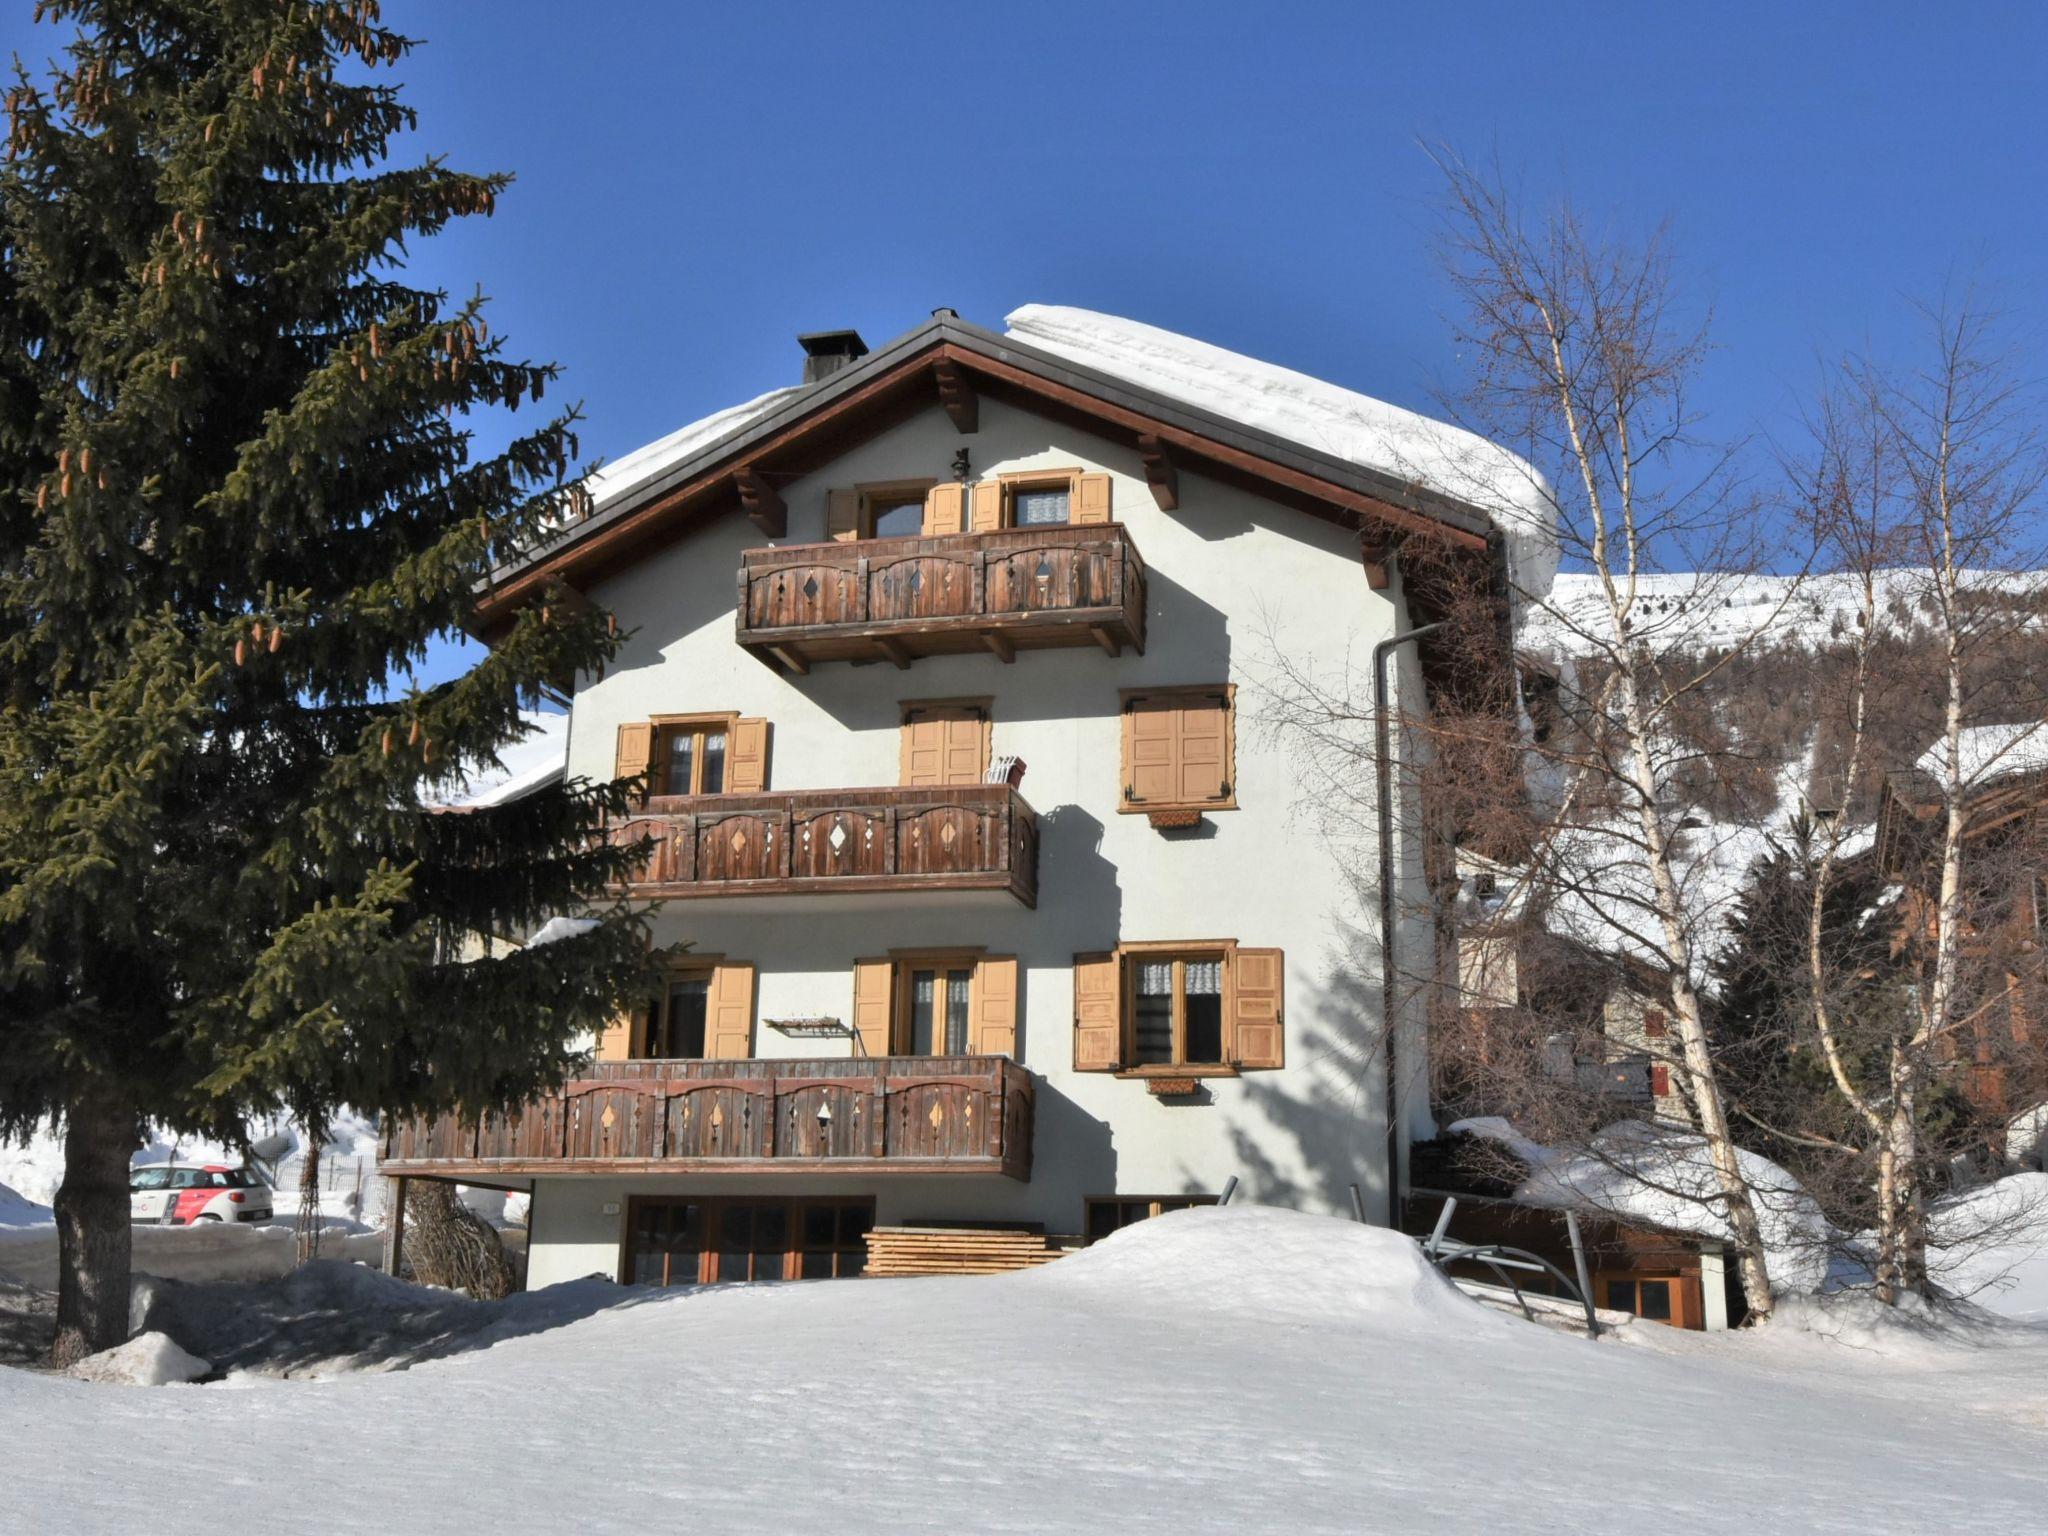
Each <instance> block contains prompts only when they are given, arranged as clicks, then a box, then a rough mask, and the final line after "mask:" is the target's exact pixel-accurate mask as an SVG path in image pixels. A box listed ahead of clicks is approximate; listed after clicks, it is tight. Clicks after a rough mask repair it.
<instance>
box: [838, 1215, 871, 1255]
mask: <svg viewBox="0 0 2048 1536" xmlns="http://www.w3.org/2000/svg"><path fill="white" fill-rule="evenodd" d="M874 1224H875V1213H874V1212H873V1211H871V1210H869V1209H868V1208H867V1207H866V1206H864V1205H849V1206H847V1207H845V1208H844V1209H843V1210H841V1211H840V1213H839V1242H840V1246H841V1247H845V1248H856V1249H859V1250H861V1251H862V1252H866V1250H867V1244H866V1243H865V1242H864V1241H863V1239H864V1238H866V1236H867V1234H868V1228H869V1227H871V1226H873V1225H874Z"/></svg>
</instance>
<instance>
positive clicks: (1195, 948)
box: [1116, 939, 1241, 1198]
mask: <svg viewBox="0 0 2048 1536" xmlns="http://www.w3.org/2000/svg"><path fill="white" fill-rule="evenodd" d="M1117 953H1118V954H1119V955H1121V956H1122V957H1123V963H1122V965H1121V966H1120V967H1119V970H1120V972H1121V974H1120V975H1119V977H1118V986H1119V988H1120V989H1121V992H1122V997H1121V999H1120V1001H1119V1006H1120V1009H1121V1012H1122V1018H1121V1020H1120V1027H1121V1029H1122V1041H1121V1045H1120V1049H1121V1052H1122V1055H1123V1059H1124V1060H1125V1061H1127V1062H1129V1063H1131V1065H1129V1066H1126V1067H1119V1068H1118V1069H1117V1072H1116V1075H1117V1076H1118V1077H1120V1078H1125V1077H1129V1078H1146V1077H1236V1076H1237V1075H1238V1074H1239V1072H1240V1070H1241V1069H1240V1068H1238V1067H1237V1066H1235V1065H1233V1064H1232V1063H1231V1061H1230V1060H1229V1056H1230V1044H1231V1041H1230V1031H1231V1023H1232V1018H1233V1016H1234V1013H1235V1010H1236V994H1237V971H1236V965H1237V940H1235V939H1195V940H1191V941H1182V940H1179V939H1167V940H1159V941H1155V942H1149V943H1138V944H1120V945H1118V946H1117ZM1211 959H1213V960H1214V961H1215V962H1216V963H1217V966H1218V968H1219V969H1218V973H1217V974H1218V980H1219V983H1220V990H1219V991H1218V993H1217V998H1218V1001H1219V1005H1220V1006H1221V1008H1222V1011H1223V1012H1222V1033H1221V1036H1220V1038H1219V1040H1218V1042H1217V1044H1218V1048H1219V1049H1220V1051H1221V1052H1222V1055H1223V1058H1224V1059H1223V1060H1221V1061H1189V1060H1188V1059H1187V991H1186V985H1187V982H1186V965H1187V962H1188V961H1190V960H1211ZM1147 960H1150V961H1152V962H1153V963H1155V964H1156V963H1157V962H1159V961H1161V960H1171V961H1172V962H1173V963H1174V974H1173V982H1174V994H1173V1060H1171V1061H1155V1062H1149V1063H1143V1064H1141V1063H1139V1061H1138V1059H1137V1056H1138V967H1139V966H1140V965H1142V964H1143V963H1144V962H1146V961H1147ZM1134 1198H1135V1197H1134Z"/></svg>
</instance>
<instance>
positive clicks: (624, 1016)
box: [597, 1008, 647, 1061]
mask: <svg viewBox="0 0 2048 1536" xmlns="http://www.w3.org/2000/svg"><path fill="white" fill-rule="evenodd" d="M646 1038H647V1010H646V1009H645V1008H622V1009H621V1010H619V1012H617V1013H615V1014H613V1015H612V1018H611V1022H610V1023H609V1024H607V1025H605V1027H604V1028H603V1029H601V1030H599V1031H598V1035H597V1059H598V1060H599V1061H630V1060H632V1059H633V1057H634V1055H636V1054H637V1052H638V1050H639V1048H640V1046H641V1043H642V1042H643V1041H645V1040H646Z"/></svg>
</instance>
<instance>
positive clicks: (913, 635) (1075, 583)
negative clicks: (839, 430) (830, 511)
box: [737, 523, 1145, 670]
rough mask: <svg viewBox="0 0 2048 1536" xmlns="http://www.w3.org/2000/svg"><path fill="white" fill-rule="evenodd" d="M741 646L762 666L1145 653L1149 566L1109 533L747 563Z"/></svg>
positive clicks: (980, 537) (811, 552)
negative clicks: (1068, 650)
mask: <svg viewBox="0 0 2048 1536" xmlns="http://www.w3.org/2000/svg"><path fill="white" fill-rule="evenodd" d="M738 601H739V616H738V621H737V628H738V639H739V643H740V644H741V645H742V646H744V647H745V648H746V649H747V650H749V651H751V652H753V654H754V655H756V656H758V657H760V658H761V659H762V660H763V661H766V662H767V663H769V665H771V666H776V667H789V668H795V669H797V670H808V669H809V667H810V666H811V664H812V663H814V662H823V661H869V660H874V659H877V658H882V659H886V660H890V661H894V662H896V663H897V664H898V665H908V664H909V662H910V661H911V660H913V659H915V658H916V657H919V656H937V655H946V654H959V653H964V652H970V651H980V650H992V651H994V652H995V653H996V654H997V655H999V656H1003V657H1004V658H1005V659H1008V657H1009V656H1010V655H1012V654H1014V653H1015V652H1016V651H1019V650H1032V649H1043V648H1047V647H1053V646H1088V645H1100V646H1102V647H1103V648H1104V649H1105V650H1108V651H1110V652H1111V653H1112V654H1115V653H1116V652H1118V651H1120V650H1121V649H1122V648H1123V647H1124V646H1130V647H1132V648H1133V649H1135V650H1138V651H1143V650H1144V649H1145V562H1144V561H1143V560H1142V559H1141V558H1140V557H1139V555H1138V550H1137V546H1136V545H1134V544H1133V543H1132V542H1131V537H1130V535H1129V533H1127V532H1126V531H1125V530H1124V528H1123V526H1122V525H1121V524H1118V523H1108V524H1100V525H1094V526H1085V525H1084V526H1069V527H1064V528H1061V527H1048V528H1006V529H998V530H996V531H993V532H987V533H946V534H930V535H923V536H918V537H912V538H895V539H861V540H854V541H841V542H833V543H826V544H793V545H781V546H778V547H776V548H773V549H750V550H748V551H747V552H746V553H745V554H744V555H743V556H742V557H741V565H740V574H739V599H738Z"/></svg>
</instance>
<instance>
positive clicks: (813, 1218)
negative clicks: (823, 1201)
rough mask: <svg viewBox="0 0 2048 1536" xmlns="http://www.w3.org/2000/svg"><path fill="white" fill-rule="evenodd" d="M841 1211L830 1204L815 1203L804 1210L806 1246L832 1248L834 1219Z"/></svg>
mask: <svg viewBox="0 0 2048 1536" xmlns="http://www.w3.org/2000/svg"><path fill="white" fill-rule="evenodd" d="M838 1214H839V1213H838V1212H837V1211H835V1210H833V1209H832V1207H831V1206H829V1205H813V1206H809V1207H807V1208H806V1209H805V1211H804V1247H806V1248H830V1247H831V1246H832V1233H833V1229H834V1221H833V1218H835V1217H836V1216H837V1215H838Z"/></svg>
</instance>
